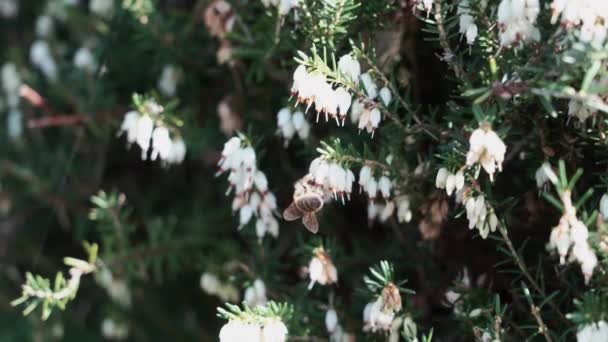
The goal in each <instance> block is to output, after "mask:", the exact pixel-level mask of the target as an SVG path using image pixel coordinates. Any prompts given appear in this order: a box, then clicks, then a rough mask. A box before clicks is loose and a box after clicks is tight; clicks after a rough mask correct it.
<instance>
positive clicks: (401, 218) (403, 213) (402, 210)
mask: <svg viewBox="0 0 608 342" xmlns="http://www.w3.org/2000/svg"><path fill="white" fill-rule="evenodd" d="M395 210H397V222H399V223H404V222H410V221H411V220H412V210H411V208H410V199H409V196H407V195H400V196H397V198H395V199H391V200H387V201H386V203H384V204H382V203H378V202H373V201H370V202H369V203H368V204H367V218H368V220H369V223H370V225H371V224H372V222H373V221H374V220H375V219H376V218H377V219H378V220H380V222H386V221H387V220H388V219H389V218H391V217H392V216H393V214H394V213H395Z"/></svg>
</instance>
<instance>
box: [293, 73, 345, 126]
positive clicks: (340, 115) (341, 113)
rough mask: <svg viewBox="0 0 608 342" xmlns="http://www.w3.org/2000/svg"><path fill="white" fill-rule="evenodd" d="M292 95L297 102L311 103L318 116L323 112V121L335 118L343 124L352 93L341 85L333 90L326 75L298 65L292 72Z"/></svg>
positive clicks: (338, 122) (307, 104)
mask: <svg viewBox="0 0 608 342" xmlns="http://www.w3.org/2000/svg"><path fill="white" fill-rule="evenodd" d="M291 93H292V95H294V96H296V97H297V102H298V103H304V104H306V106H307V108H306V110H307V111H308V108H310V107H311V106H312V105H313V104H314V105H315V110H316V111H317V122H319V116H320V115H322V114H324V115H325V121H329V118H330V117H331V118H332V119H335V120H336V123H337V124H338V125H340V122H341V125H344V120H345V118H346V114H347V113H348V110H349V108H350V105H351V101H352V95H351V94H350V93H349V92H348V91H347V90H346V89H345V88H343V87H337V88H336V89H335V90H334V88H333V86H332V84H331V83H330V82H329V81H328V80H327V77H326V76H325V75H324V74H323V73H321V72H320V71H310V72H309V71H308V70H307V68H306V66H304V65H300V66H298V68H297V69H296V71H295V72H294V74H293V85H292V87H291Z"/></svg>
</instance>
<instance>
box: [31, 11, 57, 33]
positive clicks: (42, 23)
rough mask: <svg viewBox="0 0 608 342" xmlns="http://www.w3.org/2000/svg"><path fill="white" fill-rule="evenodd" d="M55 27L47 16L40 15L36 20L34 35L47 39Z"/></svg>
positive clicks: (51, 19)
mask: <svg viewBox="0 0 608 342" xmlns="http://www.w3.org/2000/svg"><path fill="white" fill-rule="evenodd" d="M54 30H55V25H54V23H53V18H51V17H50V16H49V15H44V14H43V15H41V16H39V17H38V18H37V19H36V35H38V36H40V37H42V38H48V37H50V36H52V35H53V32H54Z"/></svg>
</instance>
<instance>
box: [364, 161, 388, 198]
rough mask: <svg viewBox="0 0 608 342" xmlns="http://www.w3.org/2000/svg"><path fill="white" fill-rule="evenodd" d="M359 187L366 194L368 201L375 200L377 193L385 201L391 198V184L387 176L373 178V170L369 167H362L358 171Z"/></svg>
mask: <svg viewBox="0 0 608 342" xmlns="http://www.w3.org/2000/svg"><path fill="white" fill-rule="evenodd" d="M359 186H360V187H361V190H362V191H364V192H365V193H367V196H368V197H369V200H370V201H371V202H373V201H374V200H376V196H377V195H378V192H380V195H381V196H382V198H384V200H385V201H389V200H390V198H391V189H392V188H393V182H392V181H391V179H390V178H389V177H388V176H387V175H382V176H381V177H380V178H375V177H374V170H373V169H372V167H370V166H369V165H364V166H363V167H362V168H361V170H360V171H359Z"/></svg>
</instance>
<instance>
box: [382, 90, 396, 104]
mask: <svg viewBox="0 0 608 342" xmlns="http://www.w3.org/2000/svg"><path fill="white" fill-rule="evenodd" d="M380 99H381V100H382V104H384V106H386V107H388V105H390V104H391V101H392V100H393V93H391V91H390V89H388V88H387V87H383V88H382V89H380Z"/></svg>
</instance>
